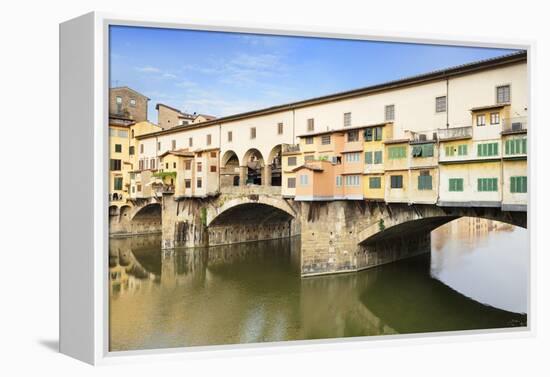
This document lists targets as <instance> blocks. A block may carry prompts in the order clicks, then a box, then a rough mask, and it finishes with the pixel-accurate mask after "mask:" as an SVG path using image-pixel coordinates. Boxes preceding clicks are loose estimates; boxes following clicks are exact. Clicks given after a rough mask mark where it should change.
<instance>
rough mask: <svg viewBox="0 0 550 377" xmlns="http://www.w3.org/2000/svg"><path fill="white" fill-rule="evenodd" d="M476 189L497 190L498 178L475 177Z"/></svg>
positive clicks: (481, 190) (482, 190)
mask: <svg viewBox="0 0 550 377" xmlns="http://www.w3.org/2000/svg"><path fill="white" fill-rule="evenodd" d="M477 191H480V192H484V191H498V179H497V178H478V179H477Z"/></svg>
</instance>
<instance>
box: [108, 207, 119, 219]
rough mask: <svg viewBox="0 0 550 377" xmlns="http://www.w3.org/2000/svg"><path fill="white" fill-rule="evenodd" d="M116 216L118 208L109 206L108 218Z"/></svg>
mask: <svg viewBox="0 0 550 377" xmlns="http://www.w3.org/2000/svg"><path fill="white" fill-rule="evenodd" d="M117 215H118V207H117V206H115V205H112V206H109V218H110V217H113V216H117Z"/></svg>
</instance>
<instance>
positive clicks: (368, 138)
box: [363, 128, 373, 141]
mask: <svg viewBox="0 0 550 377" xmlns="http://www.w3.org/2000/svg"><path fill="white" fill-rule="evenodd" d="M363 136H364V139H365V141H372V136H373V131H372V128H367V129H366V130H365V132H364V134H363Z"/></svg>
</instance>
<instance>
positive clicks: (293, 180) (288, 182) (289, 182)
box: [286, 178, 296, 188]
mask: <svg viewBox="0 0 550 377" xmlns="http://www.w3.org/2000/svg"><path fill="white" fill-rule="evenodd" d="M286 186H287V187H288V188H296V178H287V180H286Z"/></svg>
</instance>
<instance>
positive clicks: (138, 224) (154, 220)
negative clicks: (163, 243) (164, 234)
mask: <svg viewBox="0 0 550 377" xmlns="http://www.w3.org/2000/svg"><path fill="white" fill-rule="evenodd" d="M131 226H132V233H134V234H139V233H142V234H145V233H158V232H161V231H162V208H161V205H160V203H151V204H147V205H145V206H144V207H142V208H141V209H139V210H138V211H137V212H136V214H135V215H134V217H133V218H132V219H131Z"/></svg>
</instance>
